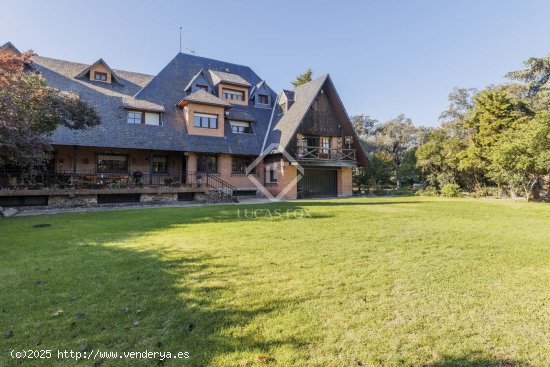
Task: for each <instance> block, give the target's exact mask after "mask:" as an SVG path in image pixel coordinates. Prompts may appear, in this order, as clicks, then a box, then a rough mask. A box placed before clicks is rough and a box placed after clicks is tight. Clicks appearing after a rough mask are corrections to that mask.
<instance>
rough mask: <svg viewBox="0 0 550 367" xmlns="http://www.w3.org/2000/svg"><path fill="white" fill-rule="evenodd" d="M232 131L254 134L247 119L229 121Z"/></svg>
mask: <svg viewBox="0 0 550 367" xmlns="http://www.w3.org/2000/svg"><path fill="white" fill-rule="evenodd" d="M229 124H230V125H231V131H233V132H234V133H238V134H252V133H253V132H252V126H251V125H250V122H247V121H231V120H230V121H229Z"/></svg>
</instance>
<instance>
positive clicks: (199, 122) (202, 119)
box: [193, 113, 218, 129]
mask: <svg viewBox="0 0 550 367" xmlns="http://www.w3.org/2000/svg"><path fill="white" fill-rule="evenodd" d="M193 126H194V127H200V128H204V129H217V128H218V116H217V115H207V114H204V113H195V114H194V115H193Z"/></svg>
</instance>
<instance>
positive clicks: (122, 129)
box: [0, 43, 368, 205]
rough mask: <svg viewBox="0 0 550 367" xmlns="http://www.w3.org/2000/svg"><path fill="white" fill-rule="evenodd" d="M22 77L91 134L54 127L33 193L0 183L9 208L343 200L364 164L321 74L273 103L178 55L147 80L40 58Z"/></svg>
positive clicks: (232, 71) (227, 68)
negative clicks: (59, 99)
mask: <svg viewBox="0 0 550 367" xmlns="http://www.w3.org/2000/svg"><path fill="white" fill-rule="evenodd" d="M1 50H3V52H14V53H18V52H19V51H18V50H17V49H16V48H15V47H14V46H13V45H12V44H10V43H7V44H6V45H4V46H2V48H1ZM31 69H32V70H34V71H35V72H37V73H40V74H41V75H42V76H43V77H44V78H45V80H46V82H47V84H48V85H49V86H51V87H53V88H56V89H59V90H62V91H64V92H67V93H71V94H73V95H75V96H78V97H79V98H81V99H83V100H85V101H86V102H88V104H90V105H91V106H93V107H94V108H96V110H97V112H98V114H99V116H100V118H101V124H100V125H99V126H97V127H94V128H89V129H86V130H77V131H74V130H69V129H67V128H64V127H60V128H58V129H57V130H56V131H55V132H54V133H53V134H52V135H51V137H50V139H51V144H52V146H53V148H54V153H53V154H52V156H51V164H50V165H49V170H50V171H49V173H50V175H46V176H44V177H46V178H42V181H40V180H38V181H39V182H38V184H37V185H35V186H32V185H30V186H29V185H25V184H24V181H25V180H24V177H23V175H21V176H17V175H13V177H12V176H10V177H8V178H6V177H7V174H6V173H4V176H3V177H4V180H3V182H2V183H3V185H0V186H4V187H6V186H9V187H7V188H10V189H11V190H2V191H0V196H4V197H5V198H4V201H6V200H8V201H9V200H11V202H12V204H14V203H16V202H19V203H20V204H24V203H37V202H42V203H45V202H46V201H48V202H49V203H50V204H59V202H65V201H66V200H68V198H71V199H75V198H76V199H75V200H78V199H79V198H80V199H79V200H80V201H82V200H84V201H85V202H88V203H90V202H91V203H95V202H97V201H98V200H99V202H113V201H126V200H127V201H137V200H141V201H148V200H177V199H178V198H179V199H180V200H187V199H189V198H191V197H194V195H196V194H197V193H201V194H204V195H208V194H209V193H210V194H216V193H217V194H218V196H229V197H231V196H235V195H241V194H242V195H244V194H252V195H262V192H263V194H265V193H266V192H268V193H269V194H271V195H273V196H277V195H279V196H280V197H282V198H285V199H294V198H300V197H315V196H349V195H351V194H352V169H353V168H354V167H357V166H366V165H367V164H368V160H367V157H366V155H365V153H364V151H363V150H362V148H361V145H360V144H359V139H358V138H357V136H356V134H355V132H354V130H353V128H352V124H351V122H350V120H349V117H348V115H347V113H346V110H345V108H344V105H343V103H342V101H341V100H340V97H339V96H338V93H337V91H336V88H335V87H334V84H333V82H332V80H331V78H330V76H329V75H328V74H327V75H323V76H320V77H318V78H317V79H315V80H313V81H311V82H309V83H307V84H303V85H301V86H299V87H296V88H294V89H293V90H282V91H280V92H278V93H277V92H275V91H274V90H272V89H271V88H270V86H269V83H268V82H267V81H265V80H263V79H262V78H260V77H259V76H258V75H257V74H256V73H255V72H254V71H253V70H252V69H251V68H250V67H248V66H243V65H238V64H233V63H229V62H224V61H218V60H213V59H209V58H205V57H199V56H194V55H190V54H185V53H179V54H177V55H176V56H175V57H174V59H172V60H171V61H170V62H169V63H168V64H167V65H166V66H165V67H164V68H163V69H162V70H161V71H160V72H159V73H158V74H157V75H146V74H141V73H136V72H130V71H124V70H118V69H113V68H111V66H110V65H109V64H107V62H105V61H104V60H103V59H99V60H97V61H95V62H94V63H92V64H81V63H76V62H70V61H64V60H58V59H53V58H48V57H43V56H34V57H33V58H32V65H31ZM252 163H254V167H253V168H252V166H251V164H252ZM52 177H54V179H52ZM35 181H36V179H35ZM46 186H48V187H46ZM262 190H263V191H262ZM266 190H267V191H266ZM28 196H34V197H35V198H34V199H32V198H31V199H28V198H27V199H25V197H28ZM6 197H11V199H6ZM69 201H71V200H69ZM72 201H74V200H72ZM1 202H2V201H0V205H1Z"/></svg>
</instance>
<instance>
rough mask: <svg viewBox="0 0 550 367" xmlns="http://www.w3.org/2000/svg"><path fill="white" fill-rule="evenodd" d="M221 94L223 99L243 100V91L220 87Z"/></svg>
mask: <svg viewBox="0 0 550 367" xmlns="http://www.w3.org/2000/svg"><path fill="white" fill-rule="evenodd" d="M222 95H223V98H225V99H231V100H234V101H244V92H243V91H240V90H233V89H225V88H224V89H222Z"/></svg>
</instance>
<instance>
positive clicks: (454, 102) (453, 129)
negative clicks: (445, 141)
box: [439, 88, 478, 140]
mask: <svg viewBox="0 0 550 367" xmlns="http://www.w3.org/2000/svg"><path fill="white" fill-rule="evenodd" d="M477 93H478V90H477V89H475V88H454V89H453V91H452V92H451V93H450V94H449V97H448V100H449V107H448V108H447V110H445V111H443V112H442V113H441V115H440V116H439V120H440V121H441V123H442V125H443V127H445V129H446V130H447V132H448V133H450V134H451V136H456V137H458V138H459V139H462V140H465V139H467V136H468V130H467V129H465V127H464V121H465V119H466V117H467V116H468V113H469V111H470V110H472V109H473V107H474V101H473V98H474V96H475V95H476V94H477Z"/></svg>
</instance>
